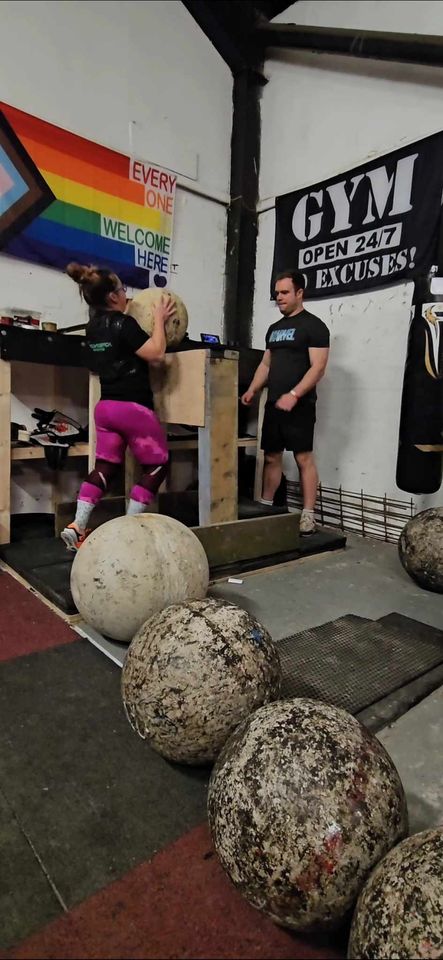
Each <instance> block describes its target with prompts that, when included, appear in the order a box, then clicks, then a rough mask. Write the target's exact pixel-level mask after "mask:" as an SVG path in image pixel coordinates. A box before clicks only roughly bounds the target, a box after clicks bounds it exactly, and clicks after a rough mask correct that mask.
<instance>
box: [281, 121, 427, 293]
mask: <svg viewBox="0 0 443 960" xmlns="http://www.w3.org/2000/svg"><path fill="white" fill-rule="evenodd" d="M325 148H326V149H327V144H326V145H325ZM442 193H443V132H441V133H436V134H433V135H432V136H430V137H426V138H425V139H423V140H417V141H416V143H412V144H409V146H407V147H402V148H401V149H400V150H394V151H392V153H387V154H385V155H384V156H382V157H377V159H376V160H371V161H370V162H368V163H365V164H362V165H360V166H358V167H355V168H354V169H353V170H349V171H348V172H347V173H343V174H340V175H339V176H335V177H332V178H331V179H329V180H324V181H323V182H321V183H316V184H314V185H313V186H310V187H305V188H304V189H303V190H296V191H294V192H293V193H287V194H285V195H284V196H281V197H277V198H276V203H275V211H276V223H275V245H274V263H273V269H272V278H271V297H273V296H274V281H275V276H276V274H278V273H280V272H281V271H284V270H290V269H295V270H300V271H301V272H302V273H303V274H304V275H305V277H306V281H307V283H306V287H307V289H306V297H307V299H314V298H318V297H334V296H345V295H347V294H353V293H359V292H361V291H363V290H368V289H374V288H377V287H382V286H385V285H387V284H392V283H400V282H403V281H405V280H410V279H411V278H412V277H413V276H415V275H416V274H417V273H423V272H426V270H427V269H429V267H430V266H431V265H432V264H433V263H435V262H436V261H435V257H436V251H437V244H438V231H439V218H440V209H441V203H442Z"/></svg>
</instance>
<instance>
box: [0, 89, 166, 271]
mask: <svg viewBox="0 0 443 960" xmlns="http://www.w3.org/2000/svg"><path fill="white" fill-rule="evenodd" d="M175 187H176V177H175V175H174V174H172V173H171V172H170V171H168V170H164V169H163V168H161V167H158V166H156V165H155V164H151V163H147V162H146V161H141V160H136V159H133V158H130V157H128V156H125V155H124V154H121V153H117V152H116V151H114V150H109V149H108V148H107V147H103V146H100V145H99V144H96V143H93V142H92V141H90V140H85V139H84V138H83V137H79V136H77V135H76V134H73V133H69V132H68V131H66V130H63V129H61V128H60V127H57V126H54V125H53V124H50V123H46V122H45V121H44V120H39V119H37V118H36V117H32V116H30V115H29V114H27V113H23V112H22V111H21V110H16V109H15V108H14V107H10V106H8V105H7V104H4V103H1V102H0V250H1V251H3V252H4V253H7V254H10V255H11V256H15V257H19V258H21V259H23V260H28V261H31V262H33V263H39V264H44V265H45V266H50V267H56V268H58V269H61V270H64V269H65V267H66V264H67V263H69V261H71V260H78V261H79V262H80V263H96V264H98V265H99V266H107V267H109V268H110V269H112V270H115V272H116V273H117V274H118V275H119V277H120V279H121V280H122V281H123V283H126V284H128V285H130V286H133V287H137V288H138V289H143V288H145V287H155V286H158V287H163V286H166V284H167V282H168V277H169V268H170V262H171V245H172V230H173V219H174V201H175Z"/></svg>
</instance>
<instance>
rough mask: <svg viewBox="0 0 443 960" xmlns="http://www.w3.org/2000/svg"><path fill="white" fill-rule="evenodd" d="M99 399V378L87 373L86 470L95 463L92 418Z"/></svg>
mask: <svg viewBox="0 0 443 960" xmlns="http://www.w3.org/2000/svg"><path fill="white" fill-rule="evenodd" d="M99 400H100V380H99V378H98V377H97V376H96V375H95V374H94V373H90V374H89V454H88V470H89V472H91V470H93V469H94V464H95V448H96V443H97V438H96V435H95V420H94V410H95V407H96V404H97V403H98V401H99Z"/></svg>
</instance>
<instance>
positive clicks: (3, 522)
mask: <svg viewBox="0 0 443 960" xmlns="http://www.w3.org/2000/svg"><path fill="white" fill-rule="evenodd" d="M10 539H11V364H10V363H9V362H8V361H7V360H0V543H9V541H10Z"/></svg>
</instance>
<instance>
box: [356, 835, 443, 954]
mask: <svg viewBox="0 0 443 960" xmlns="http://www.w3.org/2000/svg"><path fill="white" fill-rule="evenodd" d="M348 957H349V958H350V960H353V958H354V957H358V958H359V960H422V958H426V960H441V958H442V957H443V829H442V828H440V829H438V830H425V831H423V833H417V834H415V836H413V837H409V838H408V839H407V840H404V841H403V843H400V844H399V845H398V847H396V848H395V850H391V852H390V853H388V855H387V856H386V857H385V858H384V860H382V862H381V863H379V864H378V866H377V867H376V868H375V870H374V871H373V873H372V874H371V876H370V877H369V880H368V882H367V884H366V886H365V887H364V889H363V891H362V893H361V894H360V897H359V899H358V901H357V907H356V910H355V914H354V919H353V921H352V927H351V935H350V939H349V948H348Z"/></svg>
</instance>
